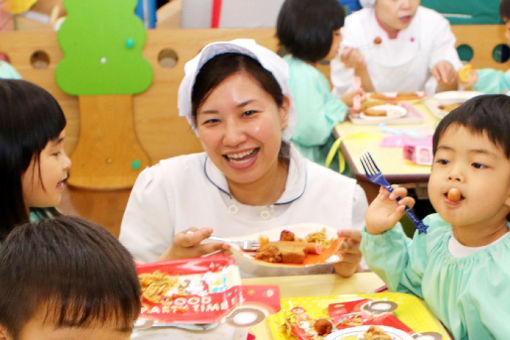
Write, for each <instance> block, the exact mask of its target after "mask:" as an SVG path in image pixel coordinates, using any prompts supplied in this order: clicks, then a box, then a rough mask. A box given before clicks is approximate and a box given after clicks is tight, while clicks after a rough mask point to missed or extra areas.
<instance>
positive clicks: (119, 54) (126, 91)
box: [56, 0, 153, 189]
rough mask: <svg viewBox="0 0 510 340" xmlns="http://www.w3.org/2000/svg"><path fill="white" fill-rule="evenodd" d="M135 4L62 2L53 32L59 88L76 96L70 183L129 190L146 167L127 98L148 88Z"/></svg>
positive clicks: (126, 0) (110, 0) (149, 69)
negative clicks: (76, 133) (64, 13)
mask: <svg viewBox="0 0 510 340" xmlns="http://www.w3.org/2000/svg"><path fill="white" fill-rule="evenodd" d="M136 2H137V0H64V6H65V8H66V10H67V18H66V19H65V20H64V22H63V24H62V26H61V28H60V30H59V31H58V41H59V44H60V47H61V48H62V50H63V51H64V58H63V59H62V60H61V61H60V63H59V64H58V66H57V69H56V80H57V84H58V85H59V86H60V88H61V89H62V90H63V91H64V92H66V93H68V94H71V95H76V96H79V104H80V139H79V141H78V144H77V146H76V149H75V150H74V151H73V153H72V154H71V160H72V161H73V167H72V168H71V171H70V177H69V184H71V185H74V186H78V187H86V188H95V189H105V188H112V189H114V188H125V187H130V186H131V185H132V184H133V183H134V181H135V179H136V176H137V175H138V173H139V172H140V170H141V169H143V168H144V167H146V166H147V165H149V163H150V161H149V158H148V156H147V154H146V153H145V152H144V151H143V148H142V147H141V145H140V143H139V141H138V138H137V136H136V132H135V128H134V123H133V122H134V119H133V99H132V95H133V94H137V93H140V92H143V91H145V90H146V89H147V88H148V87H149V86H150V84H151V83H152V78H153V73H152V67H151V65H150V63H149V62H148V61H147V60H146V59H145V58H144V57H143V55H142V49H143V46H144V45H145V39H146V32H145V28H144V26H143V23H142V22H141V21H140V19H138V17H136V15H135V13H134V9H135V6H136Z"/></svg>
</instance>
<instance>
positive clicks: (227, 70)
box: [191, 53, 284, 126]
mask: <svg viewBox="0 0 510 340" xmlns="http://www.w3.org/2000/svg"><path fill="white" fill-rule="evenodd" d="M237 72H246V73H248V74H249V75H250V76H252V77H253V78H254V79H255V80H257V82H258V83H259V84H260V86H261V87H262V88H263V89H264V91H266V92H267V93H268V94H269V95H271V97H273V99H274V101H275V102H276V105H277V106H278V107H281V106H282V105H283V99H284V95H283V93H282V89H281V88H280V85H279V84H278V82H277V81H276V79H275V78H274V76H273V74H272V73H271V72H269V71H268V70H266V69H265V68H263V67H262V65H261V64H260V63H259V62H258V61H257V60H255V59H253V58H251V57H249V56H247V55H245V54H240V53H223V54H219V55H217V56H215V57H213V58H211V59H210V60H208V61H207V62H206V63H205V64H204V65H203V66H202V68H201V69H200V71H199V72H198V74H197V76H196V78H195V83H194V85H193V89H192V91H191V114H192V116H193V122H194V124H195V126H196V123H197V111H198V108H199V107H200V105H202V103H203V102H204V101H205V100H206V99H207V98H208V96H209V94H210V93H211V92H212V90H214V89H215V88H216V87H217V86H218V85H219V84H220V83H221V82H222V81H224V80H225V79H227V78H228V77H230V76H231V75H233V74H235V73H237Z"/></svg>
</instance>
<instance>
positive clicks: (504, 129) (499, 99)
mask: <svg viewBox="0 0 510 340" xmlns="http://www.w3.org/2000/svg"><path fill="white" fill-rule="evenodd" d="M451 125H459V126H463V127H466V128H468V129H469V130H471V131H472V132H474V133H480V134H482V133H484V132H485V133H487V135H488V137H489V139H490V140H491V141H492V142H493V143H494V144H495V145H497V146H499V147H501V148H502V149H503V150H504V152H505V155H506V157H507V158H508V159H510V97H508V96H505V95H501V94H496V95H481V96H477V97H474V98H471V99H470V100H468V101H466V102H465V103H464V104H462V105H461V106H459V107H458V108H456V109H454V110H452V112H450V113H449V114H448V115H446V116H445V117H444V118H443V119H442V120H441V121H440V122H439V125H438V126H437V128H436V131H435V132H434V137H433V151H434V154H435V153H436V151H437V146H438V143H439V139H440V138H441V136H442V135H443V134H444V132H445V131H446V130H447V129H448V127H450V126H451Z"/></svg>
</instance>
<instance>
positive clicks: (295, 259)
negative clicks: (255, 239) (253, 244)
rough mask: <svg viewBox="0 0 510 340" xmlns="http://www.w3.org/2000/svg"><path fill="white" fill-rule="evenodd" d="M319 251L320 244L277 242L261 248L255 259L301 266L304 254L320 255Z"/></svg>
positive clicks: (320, 249)
mask: <svg viewBox="0 0 510 340" xmlns="http://www.w3.org/2000/svg"><path fill="white" fill-rule="evenodd" d="M321 251H322V248H321V245H320V243H308V242H297V241H277V242H269V243H267V244H265V245H263V246H261V247H260V248H259V249H258V250H257V253H256V254H255V258H256V259H257V260H262V261H265V262H271V263H295V264H301V263H303V262H304V261H305V256H306V254H320V253H321Z"/></svg>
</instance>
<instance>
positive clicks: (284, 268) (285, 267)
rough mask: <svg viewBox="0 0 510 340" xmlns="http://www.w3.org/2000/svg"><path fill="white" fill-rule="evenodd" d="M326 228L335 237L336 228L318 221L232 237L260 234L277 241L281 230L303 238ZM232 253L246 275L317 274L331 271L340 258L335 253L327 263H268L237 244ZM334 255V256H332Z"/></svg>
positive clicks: (256, 237)
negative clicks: (244, 250)
mask: <svg viewBox="0 0 510 340" xmlns="http://www.w3.org/2000/svg"><path fill="white" fill-rule="evenodd" d="M322 229H325V230H326V236H327V237H328V238H336V237H337V230H336V229H334V228H332V227H329V226H327V225H324V224H318V223H298V224H290V225H284V226H281V227H277V228H272V229H269V230H265V231H261V232H259V233H256V234H251V235H246V236H243V237H232V239H237V240H258V239H259V237H260V236H265V237H268V238H269V240H270V241H278V240H279V239H280V233H281V231H282V230H290V231H292V232H293V233H294V234H295V235H296V236H297V237H299V238H304V237H305V236H306V235H308V234H310V233H314V232H318V231H321V230H322ZM231 249H232V255H233V256H234V258H235V259H236V261H237V264H238V265H239V268H240V270H241V274H242V275H243V277H246V276H283V275H304V274H319V273H326V272H331V270H332V269H331V264H330V263H335V262H338V261H339V260H340V258H339V257H338V256H337V255H332V256H331V257H330V258H329V259H328V260H330V261H328V263H317V264H307V265H306V264H302V265H299V264H297V265H296V264H284V263H283V264H282V263H269V262H264V261H260V260H256V259H255V258H254V254H255V253H247V252H243V251H241V250H240V249H239V247H237V246H232V247H231ZM333 257H336V258H333Z"/></svg>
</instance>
